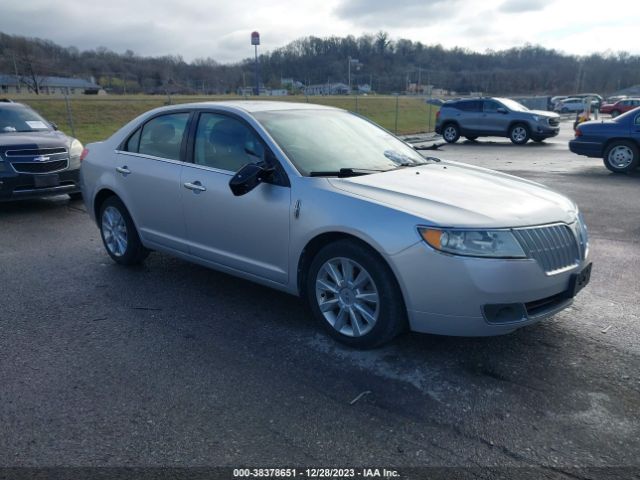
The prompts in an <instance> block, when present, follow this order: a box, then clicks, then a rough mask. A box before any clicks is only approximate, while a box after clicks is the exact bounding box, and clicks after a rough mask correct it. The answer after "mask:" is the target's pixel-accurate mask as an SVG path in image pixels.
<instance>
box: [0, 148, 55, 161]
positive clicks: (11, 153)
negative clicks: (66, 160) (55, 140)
mask: <svg viewBox="0 0 640 480" xmlns="http://www.w3.org/2000/svg"><path fill="white" fill-rule="evenodd" d="M65 153H67V149H66V148H64V147H55V148H23V149H20V150H7V151H6V152H4V155H5V157H7V158H9V157H36V156H38V155H59V154H65Z"/></svg>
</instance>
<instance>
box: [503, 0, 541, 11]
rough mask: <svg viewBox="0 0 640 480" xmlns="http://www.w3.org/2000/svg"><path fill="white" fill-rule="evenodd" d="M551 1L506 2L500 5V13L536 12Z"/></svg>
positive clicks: (516, 0)
mask: <svg viewBox="0 0 640 480" xmlns="http://www.w3.org/2000/svg"><path fill="white" fill-rule="evenodd" d="M551 2H552V0H507V1H506V2H504V3H503V4H502V5H500V11H501V12H505V13H522V12H536V11H538V10H543V9H544V8H545V7H547V6H548V5H549V4H550V3H551Z"/></svg>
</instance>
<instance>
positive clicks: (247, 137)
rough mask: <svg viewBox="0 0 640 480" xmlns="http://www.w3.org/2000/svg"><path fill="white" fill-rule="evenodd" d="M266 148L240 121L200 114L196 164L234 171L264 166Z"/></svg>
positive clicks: (224, 116)
mask: <svg viewBox="0 0 640 480" xmlns="http://www.w3.org/2000/svg"><path fill="white" fill-rule="evenodd" d="M266 155H267V149H266V147H265V146H264V144H263V143H262V142H261V141H260V139H259V138H258V137H257V136H256V134H255V133H254V132H253V131H252V130H251V129H250V128H249V127H247V126H246V125H245V124H244V123H242V122H241V121H239V120H237V119H235V118H233V117H228V116H226V115H221V114H218V113H202V114H201V115H200V120H199V121H198V128H197V130H196V139H195V152H194V162H195V164H196V165H204V166H207V167H212V168H217V169H219V170H226V171H230V172H237V171H238V170H240V168H242V167H243V166H244V165H246V164H247V163H264V162H265V161H266Z"/></svg>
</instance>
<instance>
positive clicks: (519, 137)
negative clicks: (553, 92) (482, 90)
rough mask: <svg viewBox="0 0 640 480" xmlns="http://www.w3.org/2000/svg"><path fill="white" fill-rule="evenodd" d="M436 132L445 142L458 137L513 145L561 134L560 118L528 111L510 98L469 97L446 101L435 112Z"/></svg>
mask: <svg viewBox="0 0 640 480" xmlns="http://www.w3.org/2000/svg"><path fill="white" fill-rule="evenodd" d="M436 118H437V120H436V133H439V134H441V135H442V137H443V138H444V139H445V141H446V142H448V143H455V142H457V141H458V139H459V138H460V136H463V137H466V138H467V139H469V140H475V139H476V138H478V137H507V138H509V139H510V140H511V141H512V142H513V143H515V144H516V145H524V144H525V143H527V142H528V141H529V139H531V140H533V141H535V142H542V141H543V140H544V139H545V138H549V137H555V136H556V135H558V132H559V131H560V116H559V115H558V114H557V113H553V112H547V111H543V110H529V109H528V108H527V107H525V106H524V105H522V104H520V103H518V102H516V101H514V100H511V99H509V98H470V99H465V100H452V101H449V102H445V103H444V104H443V105H442V107H440V111H439V112H438V113H437V117H436Z"/></svg>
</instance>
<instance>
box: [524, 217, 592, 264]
mask: <svg viewBox="0 0 640 480" xmlns="http://www.w3.org/2000/svg"><path fill="white" fill-rule="evenodd" d="M574 225H577V224H574ZM576 233H577V232H575V233H574V229H573V228H571V227H570V226H569V225H565V224H559V225H548V226H544V227H531V228H518V229H514V230H513V234H514V235H515V236H516V239H517V240H518V242H520V245H521V246H522V248H523V249H524V251H525V253H527V255H528V256H529V257H531V258H533V259H535V260H536V261H537V262H538V263H539V264H540V266H541V267H542V269H543V270H544V271H545V273H547V274H548V275H553V274H555V273H560V272H562V271H565V270H568V269H570V268H573V267H575V266H576V265H577V264H578V263H579V262H580V258H581V255H583V254H584V252H581V251H580V250H581V249H580V247H579V246H578V240H577V238H576Z"/></svg>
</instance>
